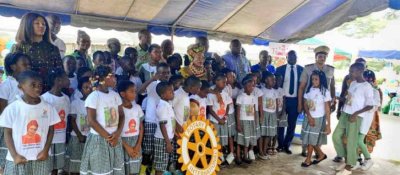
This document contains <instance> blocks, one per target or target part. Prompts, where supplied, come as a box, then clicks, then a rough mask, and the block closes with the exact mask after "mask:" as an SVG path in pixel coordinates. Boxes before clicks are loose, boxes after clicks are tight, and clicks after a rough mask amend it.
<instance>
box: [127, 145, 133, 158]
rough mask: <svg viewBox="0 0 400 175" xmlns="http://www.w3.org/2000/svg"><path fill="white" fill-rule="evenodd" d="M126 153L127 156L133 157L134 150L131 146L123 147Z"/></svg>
mask: <svg viewBox="0 0 400 175" xmlns="http://www.w3.org/2000/svg"><path fill="white" fill-rule="evenodd" d="M125 151H126V153H128V155H129V157H132V158H135V151H134V149H133V148H132V147H129V148H127V149H125Z"/></svg>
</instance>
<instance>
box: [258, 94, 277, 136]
mask: <svg viewBox="0 0 400 175" xmlns="http://www.w3.org/2000/svg"><path fill="white" fill-rule="evenodd" d="M262 92H263V97H262V98H263V111H264V120H263V122H262V123H261V136H263V137H265V136H268V137H273V136H276V134H277V126H278V121H277V116H276V108H277V104H276V101H277V100H276V99H277V98H278V94H277V92H276V90H275V89H273V88H271V89H267V88H265V87H263V88H262Z"/></svg>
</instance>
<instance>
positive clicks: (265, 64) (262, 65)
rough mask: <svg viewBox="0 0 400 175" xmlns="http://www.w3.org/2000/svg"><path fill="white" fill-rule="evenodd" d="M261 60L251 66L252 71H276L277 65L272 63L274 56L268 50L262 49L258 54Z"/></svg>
mask: <svg viewBox="0 0 400 175" xmlns="http://www.w3.org/2000/svg"><path fill="white" fill-rule="evenodd" d="M258 58H259V59H260V62H259V63H258V64H256V65H253V66H251V72H257V71H260V70H261V71H266V70H267V71H269V72H271V73H273V74H274V73H275V67H274V66H273V65H271V62H272V60H271V59H272V57H271V56H270V55H269V54H268V51H266V50H262V51H261V52H260V54H259V56H258Z"/></svg>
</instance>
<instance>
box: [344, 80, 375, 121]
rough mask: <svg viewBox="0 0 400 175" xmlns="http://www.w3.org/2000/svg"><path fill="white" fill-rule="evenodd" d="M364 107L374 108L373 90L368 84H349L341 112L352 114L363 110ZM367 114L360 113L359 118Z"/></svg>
mask: <svg viewBox="0 0 400 175" xmlns="http://www.w3.org/2000/svg"><path fill="white" fill-rule="evenodd" d="M365 106H374V90H373V88H372V86H371V84H369V83H368V82H366V81H365V82H362V83H357V81H353V82H351V83H350V86H349V89H348V90H347V96H346V102H345V104H344V107H343V112H345V113H347V114H350V115H351V114H353V113H354V112H356V111H359V110H361V109H363V108H364V107H365ZM366 115H368V114H367V113H365V112H364V113H361V114H360V115H359V116H360V117H365V116H366Z"/></svg>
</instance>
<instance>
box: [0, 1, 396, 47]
mask: <svg viewBox="0 0 400 175" xmlns="http://www.w3.org/2000/svg"><path fill="white" fill-rule="evenodd" d="M388 4H389V0H368V1H365V0H329V1H327V0H290V1H282V0H229V1H226V0H151V1H149V0H57V1H54V0H0V9H1V10H0V15H4V16H15V17H18V18H20V17H21V16H22V15H21V14H23V13H25V12H28V11H38V12H43V13H55V14H61V15H63V18H62V20H63V24H66V25H69V24H70V25H73V26H77V27H88V28H102V29H115V30H124V31H131V32H136V31H138V30H140V29H144V28H148V29H150V28H151V27H152V30H151V31H152V32H153V33H157V34H166V35H171V34H172V33H174V34H176V35H178V36H196V35H204V33H205V34H207V35H208V36H210V37H211V38H217V39H222V40H230V39H233V38H239V39H242V40H244V41H245V42H249V43H252V42H253V41H255V40H256V39H257V40H259V39H265V40H270V41H281V42H295V41H298V40H302V39H305V38H308V37H311V36H313V35H316V34H319V33H321V32H324V31H326V30H330V29H332V28H334V27H337V26H339V25H341V24H342V23H344V22H347V21H350V20H353V19H355V18H356V17H359V16H364V15H367V14H370V13H372V12H374V11H378V10H382V9H384V8H387V7H388ZM4 9H5V10H4ZM66 18H68V19H66Z"/></svg>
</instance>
